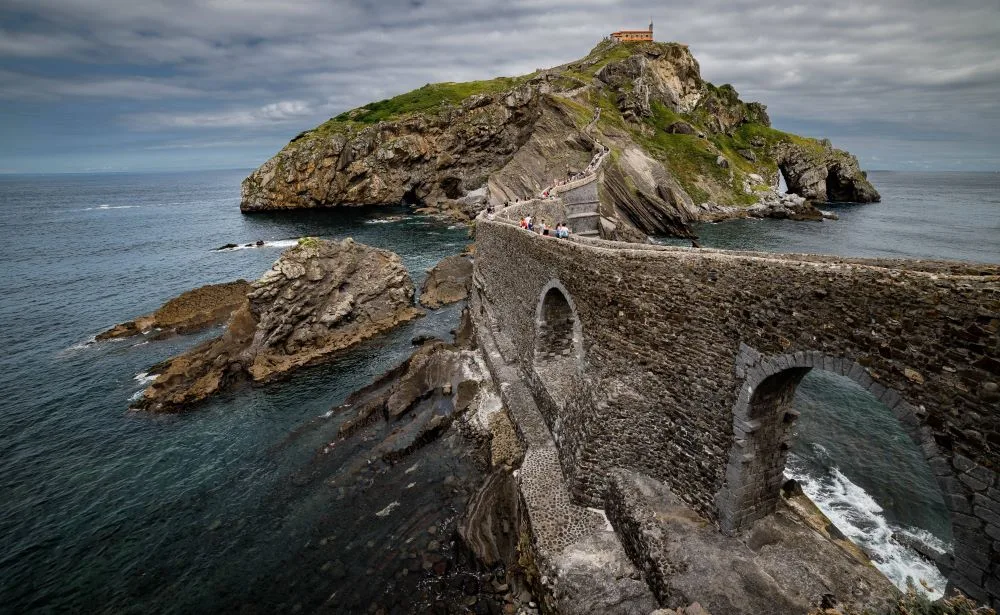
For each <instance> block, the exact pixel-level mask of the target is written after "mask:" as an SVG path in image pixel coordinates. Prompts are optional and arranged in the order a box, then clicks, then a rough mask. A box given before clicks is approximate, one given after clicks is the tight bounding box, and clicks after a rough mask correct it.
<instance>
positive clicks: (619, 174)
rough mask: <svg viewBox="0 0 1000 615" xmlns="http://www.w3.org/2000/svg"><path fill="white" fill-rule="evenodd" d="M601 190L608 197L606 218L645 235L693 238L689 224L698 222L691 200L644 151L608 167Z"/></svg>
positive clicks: (629, 154)
mask: <svg viewBox="0 0 1000 615" xmlns="http://www.w3.org/2000/svg"><path fill="white" fill-rule="evenodd" d="M600 189H601V191H602V192H603V193H604V194H606V195H607V198H606V199H602V214H604V215H605V217H607V218H611V219H618V220H622V219H624V220H626V221H628V222H629V223H630V224H631V225H632V226H633V227H635V228H637V229H639V230H640V231H642V233H645V234H646V235H672V236H674V237H688V238H692V237H694V232H693V231H692V230H691V227H690V226H689V224H690V223H691V222H694V221H695V220H697V217H696V216H697V210H696V209H695V208H694V203H693V202H692V201H691V197H689V196H688V195H687V193H686V192H685V191H684V189H683V188H681V187H680V185H678V183H677V181H676V180H674V179H673V177H671V176H670V174H669V173H668V172H667V171H666V169H664V168H663V165H661V164H659V163H657V162H656V161H655V160H653V159H652V158H650V157H649V156H648V155H647V154H646V153H645V152H643V151H642V150H641V149H639V148H637V147H631V148H628V149H626V150H625V151H624V153H623V154H622V156H621V157H620V158H619V160H618V162H617V163H613V164H610V165H608V167H607V168H606V169H605V171H604V173H603V174H602V177H601V185H600ZM605 202H607V203H608V204H609V205H604V203H605ZM609 210H610V211H609ZM643 239H645V237H643Z"/></svg>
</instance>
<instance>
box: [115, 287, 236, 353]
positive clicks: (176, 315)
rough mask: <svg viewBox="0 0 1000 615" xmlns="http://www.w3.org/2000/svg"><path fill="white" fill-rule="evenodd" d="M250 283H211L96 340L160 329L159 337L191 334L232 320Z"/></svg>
mask: <svg viewBox="0 0 1000 615" xmlns="http://www.w3.org/2000/svg"><path fill="white" fill-rule="evenodd" d="M248 292H250V283H249V282H247V281H246V280H236V281H235V282H226V283H224V284H209V285H207V286H202V287H201V288H196V289H194V290H189V291H186V292H183V293H181V294H180V295H178V296H176V297H174V298H173V299H171V300H169V301H167V302H166V303H164V304H163V305H162V306H161V307H160V308H159V309H157V310H156V311H155V312H153V313H152V314H147V315H145V316H140V317H138V318H136V319H135V320H130V321H128V322H124V323H122V324H120V325H115V326H114V327H112V328H110V329H108V330H107V331H105V332H103V333H101V334H99V335H97V337H96V339H97V341H99V342H100V341H103V340H109V339H118V338H123V337H131V336H133V335H139V334H146V333H149V332H150V331H153V330H155V329H159V331H158V332H157V336H163V335H168V334H173V333H191V332H194V331H198V330H200V329H205V328H207V327H211V326H213V325H217V324H220V323H223V322H226V321H227V320H229V317H230V316H231V315H232V313H233V311H234V310H236V308H238V307H240V306H241V305H243V303H244V302H245V301H246V297H247V293H248Z"/></svg>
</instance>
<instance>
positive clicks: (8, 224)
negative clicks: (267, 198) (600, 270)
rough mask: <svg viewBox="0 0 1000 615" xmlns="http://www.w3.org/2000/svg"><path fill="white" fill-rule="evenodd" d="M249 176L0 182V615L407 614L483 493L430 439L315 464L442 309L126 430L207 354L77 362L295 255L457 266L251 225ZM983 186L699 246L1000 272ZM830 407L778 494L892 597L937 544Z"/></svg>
mask: <svg viewBox="0 0 1000 615" xmlns="http://www.w3.org/2000/svg"><path fill="white" fill-rule="evenodd" d="M246 174H247V171H246V170H243V171H213V172H198V173H167V174H144V175H138V174H137V175H63V176H0V239H2V241H0V257H2V262H3V265H4V266H3V267H2V268H0V322H2V323H3V326H2V327H0V343H2V344H3V348H4V350H5V352H4V353H3V355H2V357H0V362H2V365H0V366H2V369H0V400H2V402H0V501H2V506H0V612H11V613H21V612H28V611H36V612H65V611H71V612H114V613H122V612H149V611H151V610H152V611H155V612H166V613H190V612H219V611H225V612H230V611H232V612H235V611H240V612H250V613H252V612H275V611H293V612H294V611H297V610H301V611H303V612H310V611H315V610H325V611H328V612H344V613H350V612H359V613H361V612H367V611H368V609H369V605H371V604H374V603H376V602H381V601H382V600H383V599H385V598H386V596H389V597H390V598H391V599H393V600H396V601H397V603H396V607H395V608H394V609H392V610H391V611H390V612H405V609H406V608H407V607H404V606H400V604H401V603H399V602H398V601H399V600H403V601H404V602H405V603H406V604H410V605H417V604H422V602H421V601H422V600H427V599H429V598H427V596H428V595H429V594H433V592H434V587H433V586H430V585H428V584H427V583H426V582H425V579H424V577H422V576H421V575H420V567H419V566H418V567H417V570H416V573H415V574H411V575H409V576H407V575H406V572H405V571H404V570H403V568H402V567H401V566H403V567H406V569H407V570H413V566H412V564H413V560H414V559H415V558H418V557H419V552H420V551H421V549H423V546H424V545H426V544H428V542H429V541H428V532H429V528H430V527H432V526H433V527H434V528H440V529H441V532H439V533H437V534H436V536H438V537H441V536H446V534H445V532H447V531H449V528H452V527H453V525H454V518H455V516H456V515H457V511H458V510H460V508H461V506H462V502H464V499H465V498H466V497H467V495H468V493H467V492H466V491H464V490H463V489H464V487H463V486H462V485H466V484H472V483H474V482H475V480H476V477H477V474H476V472H477V470H476V468H475V467H474V464H473V463H472V462H471V460H470V459H468V458H467V448H465V447H463V445H462V443H461V442H455V441H452V440H449V439H442V440H440V441H437V442H435V443H433V444H431V445H429V446H428V447H426V448H425V449H422V450H421V451H420V452H418V453H417V454H416V455H415V456H414V457H413V458H412V459H411V460H408V461H407V462H406V463H403V464H400V466H396V467H394V468H384V467H380V466H379V465H378V464H377V463H375V464H368V463H367V461H368V460H369V459H370V457H368V455H370V452H369V450H370V449H369V448H366V447H369V446H371V442H378V441H379V438H381V437H383V436H386V434H385V433H382V432H378V431H377V430H375V431H372V432H367V433H366V434H365V437H364V438H362V439H359V440H358V441H356V442H353V443H352V444H351V445H350V446H345V447H343V448H337V449H335V450H334V452H333V453H332V454H326V453H322V451H324V450H325V449H327V446H326V445H327V444H328V443H329V442H330V441H331V440H332V439H333V438H334V434H335V433H336V430H337V427H338V426H339V424H340V422H341V421H342V420H343V419H344V418H346V417H344V416H340V415H336V414H333V415H331V414H330V413H329V410H330V409H331V408H332V407H334V406H336V405H338V404H340V403H341V402H342V401H343V399H344V398H345V397H346V396H347V394H348V393H350V392H351V391H352V390H354V389H356V388H359V387H361V386H364V385H366V384H368V383H369V382H371V381H372V380H374V379H375V378H376V377H377V376H378V375H380V374H381V373H383V372H384V371H386V370H387V369H389V368H390V367H392V366H394V365H395V364H397V363H398V362H400V361H401V360H403V359H404V358H405V357H406V356H407V355H408V354H409V352H410V350H411V347H410V343H409V340H410V338H411V337H412V336H414V335H417V334H421V333H431V334H436V335H440V336H447V334H448V332H449V330H450V329H451V328H453V327H454V326H455V324H456V323H457V317H458V308H457V307H452V308H446V309H443V310H439V311H436V312H433V313H431V314H429V315H428V316H427V317H425V318H423V319H420V320H418V321H416V322H415V323H412V324H410V325H407V326H404V327H401V328H400V329H399V330H397V331H394V332H392V333H390V334H388V335H385V336H383V337H380V338H377V339H374V340H371V341H369V342H367V343H365V344H362V345H361V346H360V347H359V348H357V349H356V350H354V351H352V352H349V353H347V354H345V355H344V356H343V357H341V358H340V359H339V360H338V361H336V362H334V363H331V364H329V365H325V366H319V367H315V368H310V369H307V370H303V371H302V372H299V373H297V374H295V375H293V376H292V377H290V378H288V379H286V380H282V381H280V382H276V383H272V384H269V385H266V386H262V387H245V388H241V389H238V390H235V391H232V392H231V393H228V394H226V395H222V396H219V397H218V398H215V399H213V400H211V401H210V402H208V403H206V404H204V405H203V406H201V407H199V408H198V409H196V410H194V411H192V412H189V413H186V414H181V415H170V416H149V415H144V414H134V413H130V412H128V411H127V406H128V402H129V399H130V398H131V397H132V396H134V395H135V394H136V393H137V392H139V391H141V390H142V388H143V386H144V383H145V378H144V375H145V372H146V371H147V370H148V368H149V366H151V365H153V364H155V363H157V362H158V361H161V360H163V359H165V358H167V357H169V356H172V355H174V354H176V353H178V352H181V351H183V350H184V349H186V348H188V347H190V346H192V345H193V344H195V343H196V342H197V341H199V340H201V339H204V338H206V337H208V336H210V335H213V334H214V333H216V331H208V332H204V333H202V334H198V335H192V336H180V337H174V338H170V339H167V340H162V341H151V342H148V343H147V342H145V341H144V340H142V339H141V338H139V339H130V340H124V341H115V342H106V343H92V340H93V336H94V335H95V334H96V333H98V332H100V331H102V330H104V329H106V328H107V327H110V326H112V325H113V324H116V323H118V322H121V321H124V320H127V319H130V318H133V317H135V316H137V315H140V314H144V313H147V312H150V311H152V310H153V309H155V308H156V307H158V306H159V305H160V304H161V303H162V302H163V301H165V300H166V299H168V298H170V297H172V296H175V295H176V294H178V293H180V292H182V291H184V290H188V289H190V288H193V287H196V286H200V285H202V284H208V283H217V282H224V281H228V280H232V279H235V278H239V277H243V278H247V279H255V278H257V277H259V276H260V274H262V273H263V272H264V271H265V270H266V269H267V268H268V267H270V265H271V263H273V261H274V260H275V259H276V258H277V257H278V255H279V254H280V251H281V250H282V249H283V248H284V247H287V246H289V245H291V244H292V242H294V240H295V239H296V238H298V237H301V236H304V235H317V236H322V237H329V238H343V237H347V236H352V237H354V238H355V239H356V240H358V241H362V242H365V243H370V244H372V245H376V246H379V247H385V248H389V249H392V250H394V251H396V252H398V253H400V254H401V256H402V257H403V259H404V262H405V263H406V265H407V267H408V268H409V269H410V271H411V273H413V275H414V277H415V278H416V279H417V282H418V283H419V281H420V279H421V278H422V277H423V272H424V271H425V270H426V269H427V268H429V267H430V266H432V265H433V264H434V263H436V262H437V261H438V260H440V258H442V257H444V256H447V255H450V254H455V253H457V252H459V251H460V250H461V249H462V247H463V246H464V245H465V244H466V243H467V242H468V238H467V231H466V229H464V228H461V227H455V226H453V225H449V224H448V223H446V222H441V221H436V220H434V219H431V218H426V217H420V216H411V215H404V214H405V210H403V209H401V208H374V209H364V210H344V211H336V212H330V211H319V212H287V213H274V214H266V215H255V216H242V215H241V214H240V213H239V209H238V203H239V183H240V181H241V180H242V178H243V177H244V176H245V175H246ZM997 177H998V176H996V175H988V174H971V175H958V174H949V175H941V176H937V175H920V174H902V173H891V174H883V173H873V174H872V179H873V181H874V182H875V184H876V186H877V187H878V188H879V189H880V190H881V191H882V194H883V197H884V202H883V203H881V204H878V205H871V206H839V207H838V208H837V211H838V213H839V214H840V216H841V220H840V221H839V222H824V223H785V222H776V221H767V222H736V223H729V224H719V225H711V226H708V227H705V228H702V229H700V232H701V235H702V242H703V243H704V244H705V245H709V246H718V247H741V248H753V249H761V250H781V251H807V252H827V253H835V254H846V255H893V256H918V257H941V258H960V259H967V260H976V261H984V262H1000V247H998V246H997V240H996V237H998V234H997V231H998V230H1000V205H998V201H997V198H998V193H1000V190H998V181H997ZM258 239H262V240H264V241H265V242H266V243H265V246H264V247H261V248H252V249H250V248H242V249H232V250H224V251H217V250H215V248H217V247H219V246H222V245H225V244H228V243H235V244H240V245H243V244H246V243H249V242H254V241H256V240H258ZM845 390H847V391H850V389H849V387H848V388H847V389H844V388H843V383H838V382H837V381H836V379H835V378H824V375H822V374H810V376H808V377H807V379H806V380H805V381H804V382H803V384H802V385H801V386H800V389H799V396H798V398H797V401H796V403H797V404H799V405H800V406H801V407H802V408H803V412H802V418H801V419H800V422H799V426H798V429H799V438H798V440H797V444H796V448H795V449H794V453H795V458H794V459H793V462H792V463H790V472H791V473H792V474H795V475H796V476H798V477H799V478H800V479H801V480H802V482H803V483H804V486H805V487H806V489H807V490H808V491H809V492H810V494H811V495H813V497H814V499H816V500H817V502H818V503H820V505H821V506H825V507H826V508H827V509H828V511H829V510H833V509H834V506H840V507H841V508H843V509H844V510H845V512H843V514H841V515H840V516H839V517H838V516H837V514H831V517H832V518H834V519H835V521H837V523H838V525H840V524H841V523H843V524H844V527H842V528H841V529H842V530H844V532H845V533H846V534H848V535H851V536H854V537H855V539H856V540H858V541H859V542H861V543H865V542H866V541H867V543H868V544H867V546H868V548H869V549H870V550H871V551H872V552H873V553H875V554H877V555H879V556H880V557H885V558H886V560H887V561H890V562H891V564H890V565H886V566H885V567H884V568H883V569H884V570H887V571H888V572H887V574H895V575H896V578H897V579H898V578H899V577H900V576H901V575H902V576H903V577H905V575H906V574H911V576H912V575H917V576H923V575H928V576H929V575H930V574H931V573H930V571H925V570H922V569H920V568H919V567H920V566H921V565H922V564H921V563H920V561H919V558H917V557H916V556H915V555H914V554H912V553H905V552H904V553H902V554H900V555H898V557H895V559H893V558H890V557H889V556H888V555H889V554H891V553H893V552H895V550H896V547H895V546H894V544H893V541H892V539H891V533H892V532H893V531H907V532H911V533H914V534H918V535H925V534H926V535H927V536H935V537H937V539H938V540H941V541H943V542H944V543H946V542H947V541H948V540H949V538H950V537H949V535H948V527H947V520H946V519H945V518H944V516H943V509H942V508H940V507H938V508H935V503H934V496H935V492H934V489H933V485H931V484H929V483H921V482H920V479H919V476H920V468H919V467H918V466H919V464H918V463H917V462H919V461H920V460H919V458H916V459H914V458H913V457H912V453H913V451H912V450H911V451H910V453H911V456H910V457H907V456H906V453H905V451H906V450H907V446H906V444H907V443H906V441H905V436H903V438H904V440H899V437H898V436H899V434H895V435H893V433H892V431H891V430H892V427H893V424H892V421H888V422H887V421H885V420H884V416H882V417H881V418H879V415H878V413H877V410H878V408H874V407H872V406H871V404H870V403H868V404H866V402H865V400H864V399H863V396H861V397H859V398H856V397H857V396H855V397H851V396H850V395H848V396H847V399H844V395H845V394H844V391H845ZM831 423H836V424H837V425H839V426H840V427H837V428H836V429H831V428H830V425H831ZM873 430H874V431H877V432H879V433H880V434H882V433H884V434H886V438H887V439H886V440H885V441H884V442H883V441H879V442H878V443H873V441H872V439H871V438H870V434H871V433H872V432H873ZM383 431H384V430H383ZM366 438H367V439H366ZM876 453H877V454H876ZM404 466H405V467H404ZM913 477H917V478H913ZM937 504H938V505H939V504H940V502H939V501H938V502H937ZM851 511H855V512H853V513H852V512H851ZM380 513H383V514H381V515H380ZM842 519H843V520H842ZM921 532H923V534H921ZM871 537H877V538H876V539H873V538H871ZM928 539H929V540H930V538H928ZM435 542H440V543H441V545H440V546H439V548H441V550H442V551H447V550H448V549H449V543H448V541H447V538H441V539H440V540H435ZM883 554H885V555H883ZM892 570H896V571H897V572H895V573H894V572H891V571H892ZM415 578H416V579H417V581H414V579H415ZM414 608H415V607H414Z"/></svg>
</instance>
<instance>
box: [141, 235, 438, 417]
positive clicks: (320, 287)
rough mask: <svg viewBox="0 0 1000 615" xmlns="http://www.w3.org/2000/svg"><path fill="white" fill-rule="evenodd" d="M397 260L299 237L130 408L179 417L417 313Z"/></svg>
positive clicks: (159, 368) (393, 256)
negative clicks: (224, 321)
mask: <svg viewBox="0 0 1000 615" xmlns="http://www.w3.org/2000/svg"><path fill="white" fill-rule="evenodd" d="M414 293H415V288H414V285H413V281H412V280H411V279H410V275H409V273H407V271H406V268H405V267H404V266H403V263H402V261H401V260H400V258H399V256H398V255H396V254H394V253H392V252H388V251H386V250H379V249H376V248H372V247H370V246H366V245H363V244H359V243H356V242H354V241H353V240H351V239H345V240H344V241H341V242H332V241H325V240H320V239H314V238H304V239H302V240H300V241H299V244H298V245H297V246H295V247H294V248H290V249H289V250H287V251H285V252H284V253H283V254H282V255H281V258H280V259H278V261H277V262H276V263H275V264H274V266H273V267H271V269H270V270H268V271H267V272H266V273H265V274H264V275H263V276H262V277H261V278H260V279H259V280H257V281H256V282H254V283H253V284H252V287H251V291H250V292H249V294H247V295H246V296H245V298H244V300H243V304H242V306H241V307H240V308H239V309H237V310H236V311H235V312H234V313H233V315H232V318H231V319H230V320H229V324H228V325H227V327H226V330H225V332H223V334H222V335H220V336H219V337H217V338H214V339H211V340H208V341H206V342H204V343H202V344H199V345H198V346H195V347H194V348H192V349H191V350H190V351H188V352H186V353H184V354H183V355H181V356H178V357H175V358H173V359H170V360H168V361H166V362H165V363H163V364H161V365H159V366H157V367H155V368H154V370H153V373H156V374H158V375H157V378H156V380H155V381H153V383H152V384H151V385H150V386H149V387H148V388H147V389H146V391H145V392H144V394H143V396H142V397H141V398H140V399H139V400H138V401H137V402H136V407H137V408H141V409H145V410H151V411H171V410H181V409H184V408H186V407H188V406H189V405H190V404H192V403H194V402H197V401H200V400H202V399H204V398H206V397H208V396H209V395H211V394H213V393H215V392H217V391H220V390H222V389H224V388H226V387H227V386H229V385H231V384H232V383H234V382H236V381H238V380H240V379H249V380H250V381H253V382H264V381H267V380H270V379H272V378H275V377H277V376H279V375H282V374H285V373H287V372H289V371H290V370H292V369H295V368H297V367H302V366H304V365H310V364H313V363H316V362H319V361H322V360H324V359H326V358H328V357H330V356H331V355H333V354H334V353H336V352H338V351H341V350H344V349H345V348H348V347H350V346H352V345H354V344H356V343H358V342H360V341H362V340H364V339H367V338H370V337H372V336H374V335H377V334H378V333H381V332H383V331H386V330H388V329H390V328H392V327H394V326H396V325H398V324H400V323H402V322H407V321H409V320H413V319H414V318H417V317H419V316H420V315H421V314H422V313H423V312H421V310H419V309H418V308H416V307H414V305H413V297H414Z"/></svg>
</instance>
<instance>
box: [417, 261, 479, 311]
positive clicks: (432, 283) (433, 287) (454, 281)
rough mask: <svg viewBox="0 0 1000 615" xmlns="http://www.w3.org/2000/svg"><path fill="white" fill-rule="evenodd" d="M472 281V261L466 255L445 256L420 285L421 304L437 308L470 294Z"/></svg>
mask: <svg viewBox="0 0 1000 615" xmlns="http://www.w3.org/2000/svg"><path fill="white" fill-rule="evenodd" d="M471 283H472V261H470V260H469V259H468V257H466V256H462V255H456V256H449V257H447V258H444V259H442V260H441V262H439V263H438V264H437V265H434V268H433V269H431V270H430V271H428V272H427V278H426V279H425V280H424V283H423V285H421V287H420V305H422V306H424V307H427V308H431V309H436V308H439V307H441V306H443V305H448V304H449V303H455V302H457V301H461V300H462V299H465V298H466V297H468V296H469V286H470V284H471Z"/></svg>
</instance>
